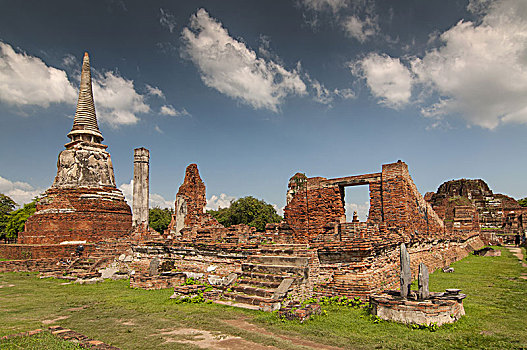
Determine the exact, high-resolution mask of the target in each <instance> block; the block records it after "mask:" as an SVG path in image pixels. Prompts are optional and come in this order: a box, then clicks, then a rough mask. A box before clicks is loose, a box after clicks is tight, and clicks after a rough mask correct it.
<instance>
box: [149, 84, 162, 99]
mask: <svg viewBox="0 0 527 350" xmlns="http://www.w3.org/2000/svg"><path fill="white" fill-rule="evenodd" d="M146 93H147V94H148V95H151V96H157V97H159V98H162V99H164V98H165V94H164V93H163V91H161V89H160V88H158V87H155V86H152V85H148V84H146Z"/></svg>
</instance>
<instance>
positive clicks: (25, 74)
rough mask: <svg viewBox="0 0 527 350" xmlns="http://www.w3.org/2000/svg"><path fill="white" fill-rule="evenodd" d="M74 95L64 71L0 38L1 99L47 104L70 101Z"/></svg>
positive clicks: (9, 102)
mask: <svg viewBox="0 0 527 350" xmlns="http://www.w3.org/2000/svg"><path fill="white" fill-rule="evenodd" d="M76 97H77V92H76V89H75V88H74V87H73V85H72V84H71V83H70V82H69V80H68V77H67V75H66V73H65V72H64V71H62V70H60V69H56V68H53V67H49V66H47V65H46V64H45V63H44V62H43V61H42V60H41V59H40V58H38V57H32V56H29V55H27V54H26V53H25V52H16V51H15V50H14V49H13V48H12V47H11V46H10V45H9V44H6V43H4V42H1V41H0V101H1V102H5V103H8V104H11V105H17V106H25V105H33V106H40V107H48V106H49V105H50V104H51V103H69V104H73V103H75V100H76Z"/></svg>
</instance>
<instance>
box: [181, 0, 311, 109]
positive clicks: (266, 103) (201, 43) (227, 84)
mask: <svg viewBox="0 0 527 350" xmlns="http://www.w3.org/2000/svg"><path fill="white" fill-rule="evenodd" d="M182 41H183V44H184V45H183V56H184V57H186V58H188V59H190V60H191V61H192V62H193V63H194V64H195V65H196V67H197V68H198V69H199V71H200V73H201V79H202V80H203V82H204V83H205V84H206V85H207V86H209V87H212V88H214V89H216V90H218V91H219V92H221V93H223V94H225V95H227V96H230V97H232V98H235V99H238V100H240V101H241V102H243V103H246V104H248V105H250V106H252V107H253V108H255V109H269V110H271V111H274V112H277V111H278V109H279V106H280V105H281V103H282V102H283V100H284V99H285V97H286V96H288V95H304V94H306V85H305V84H304V82H303V81H302V79H301V78H300V76H299V73H298V72H297V71H296V70H291V71H288V70H287V69H285V68H284V67H282V66H281V65H279V64H277V63H276V62H274V61H272V60H267V61H266V60H264V59H263V58H258V57H257V55H256V53H255V52H254V51H253V50H251V49H249V48H247V46H246V45H245V44H244V43H243V42H241V41H238V40H236V39H234V38H232V37H231V36H230V35H229V33H228V32H227V30H226V29H225V28H224V27H223V26H222V24H221V23H220V22H218V21H216V20H215V19H213V18H211V17H210V16H209V14H208V13H207V11H205V10H204V9H199V10H198V11H197V13H196V14H195V15H192V16H191V18H190V25H189V27H188V28H184V29H183V32H182Z"/></svg>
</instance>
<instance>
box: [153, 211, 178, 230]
mask: <svg viewBox="0 0 527 350" xmlns="http://www.w3.org/2000/svg"><path fill="white" fill-rule="evenodd" d="M172 214H174V209H169V208H164V209H161V208H159V207H155V208H152V209H150V210H149V212H148V225H149V226H150V227H151V228H153V229H154V230H156V231H157V232H159V233H163V232H164V231H165V230H166V229H167V228H168V225H169V224H170V221H171V220H172Z"/></svg>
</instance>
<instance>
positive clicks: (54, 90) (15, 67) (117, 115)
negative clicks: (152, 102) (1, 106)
mask: <svg viewBox="0 0 527 350" xmlns="http://www.w3.org/2000/svg"><path fill="white" fill-rule="evenodd" d="M62 64H63V66H64V67H67V68H68V69H75V70H76V71H75V73H74V78H75V79H74V80H76V81H77V83H78V81H79V80H80V74H79V72H78V71H77V70H78V68H79V61H78V60H76V59H75V57H74V56H72V55H69V54H68V55H66V56H65V57H64V59H63V61H62ZM92 85H93V94H94V99H95V107H96V109H97V116H98V119H99V120H100V121H102V122H105V123H107V124H110V125H111V126H113V127H116V126H119V125H126V124H135V123H137V121H138V120H139V117H138V116H137V115H138V114H140V113H148V112H150V106H149V105H148V104H147V103H146V102H145V97H146V94H148V95H152V96H156V97H160V98H164V94H163V92H162V91H161V90H160V89H159V88H157V87H152V86H150V85H148V84H147V85H146V90H147V93H146V94H141V93H139V92H138V91H137V90H136V88H135V86H134V81H133V80H129V79H126V78H124V77H122V76H120V75H119V74H118V73H116V72H112V71H107V72H99V71H98V70H96V69H94V68H93V67H92ZM77 97H78V88H77V87H74V85H73V84H72V83H71V81H70V80H69V79H68V76H67V75H66V72H65V71H63V70H60V69H57V68H53V67H49V66H47V65H46V64H45V63H44V62H43V61H42V60H41V59H40V58H38V57H33V56H29V55H28V54H26V53H25V52H16V51H15V50H14V49H13V48H12V47H11V46H10V45H9V44H6V43H3V42H1V41H0V102H5V103H8V104H10V105H16V106H19V107H23V106H40V107H44V108H46V107H48V106H49V105H50V104H51V103H66V104H69V105H72V106H75V103H76V102H77Z"/></svg>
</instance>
